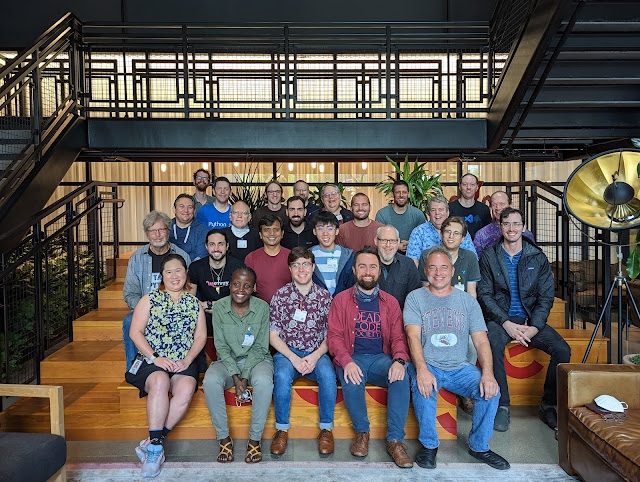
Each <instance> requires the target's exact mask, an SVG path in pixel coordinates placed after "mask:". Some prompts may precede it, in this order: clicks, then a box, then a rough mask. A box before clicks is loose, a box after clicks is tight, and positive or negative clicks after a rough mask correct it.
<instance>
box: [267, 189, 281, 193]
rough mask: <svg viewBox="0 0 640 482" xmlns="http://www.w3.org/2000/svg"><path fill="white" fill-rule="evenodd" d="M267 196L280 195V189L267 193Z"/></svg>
mask: <svg viewBox="0 0 640 482" xmlns="http://www.w3.org/2000/svg"><path fill="white" fill-rule="evenodd" d="M267 194H282V191H281V190H280V189H276V190H275V191H267Z"/></svg>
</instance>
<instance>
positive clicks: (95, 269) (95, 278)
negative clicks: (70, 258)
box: [87, 186, 100, 309]
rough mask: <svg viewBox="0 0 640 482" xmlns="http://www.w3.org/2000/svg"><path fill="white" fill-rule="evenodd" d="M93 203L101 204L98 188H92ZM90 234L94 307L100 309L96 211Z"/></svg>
mask: <svg viewBox="0 0 640 482" xmlns="http://www.w3.org/2000/svg"><path fill="white" fill-rule="evenodd" d="M92 197H93V202H94V203H98V202H99V196H98V187H97V186H93V188H92ZM87 227H88V228H89V232H90V233H91V234H92V235H93V238H92V239H93V242H92V243H91V245H92V249H93V295H94V296H93V307H94V309H96V308H98V290H100V255H99V253H100V246H99V240H98V212H97V210H94V211H92V212H91V214H90V217H89V219H88V226H87Z"/></svg>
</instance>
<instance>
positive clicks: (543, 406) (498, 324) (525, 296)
mask: <svg viewBox="0 0 640 482" xmlns="http://www.w3.org/2000/svg"><path fill="white" fill-rule="evenodd" d="M524 229H525V222H524V214H523V213H522V212H521V211H519V210H517V209H513V208H509V207H507V208H505V209H504V210H503V211H502V212H501V213H500V230H501V232H502V238H501V241H500V242H499V243H498V244H496V245H495V246H494V247H492V248H489V249H487V250H486V251H485V252H484V253H483V254H482V258H481V259H480V277H481V279H480V282H479V283H478V301H479V302H480V305H481V306H482V310H483V312H484V317H485V319H486V320H487V330H488V332H489V342H490V343H491V351H492V353H493V372H494V374H495V377H496V380H497V381H498V385H499V386H500V403H499V405H498V413H497V414H496V418H495V421H494V424H493V428H494V430H497V431H498V432H506V431H507V430H508V429H509V419H510V415H509V405H510V402H511V401H510V399H509V386H508V385H507V373H506V371H505V366H504V348H505V346H507V344H508V343H519V344H521V345H522V346H532V347H534V348H538V349H540V350H542V351H544V352H545V353H548V354H549V355H551V360H550V361H549V368H548V369H547V375H546V378H545V381H544V391H543V394H542V401H541V402H540V407H539V409H538V414H539V416H540V418H541V419H542V421H543V422H544V423H546V424H547V425H548V426H549V427H551V428H552V429H556V428H557V426H558V420H557V413H556V410H555V408H554V406H555V405H556V403H557V389H556V367H557V366H558V363H568V362H569V361H570V359H571V348H570V347H569V345H568V344H567V342H566V341H564V339H563V338H562V336H560V335H559V334H558V332H557V331H556V330H554V329H553V328H552V327H550V326H549V325H547V318H548V317H549V312H550V311H551V307H552V306H553V298H554V281H553V276H552V275H551V266H550V265H549V260H548V259H547V257H546V256H545V254H544V253H543V252H542V250H540V248H538V247H537V246H536V245H535V244H534V243H533V242H531V241H529V240H528V239H527V238H525V237H523V236H522V232H523V231H524Z"/></svg>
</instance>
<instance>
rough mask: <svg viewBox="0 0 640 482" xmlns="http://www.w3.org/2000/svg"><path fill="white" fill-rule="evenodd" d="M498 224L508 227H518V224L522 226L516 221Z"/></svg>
mask: <svg viewBox="0 0 640 482" xmlns="http://www.w3.org/2000/svg"><path fill="white" fill-rule="evenodd" d="M500 225H501V226H502V227H503V228H506V229H509V228H510V227H511V226H513V227H514V228H519V227H520V226H522V223H520V222H518V221H516V222H515V223H500Z"/></svg>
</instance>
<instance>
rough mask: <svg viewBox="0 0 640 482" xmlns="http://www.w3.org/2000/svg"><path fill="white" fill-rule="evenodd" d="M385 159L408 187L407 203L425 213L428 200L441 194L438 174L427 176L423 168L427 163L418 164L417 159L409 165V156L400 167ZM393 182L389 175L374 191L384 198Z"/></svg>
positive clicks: (389, 159) (391, 175)
mask: <svg viewBox="0 0 640 482" xmlns="http://www.w3.org/2000/svg"><path fill="white" fill-rule="evenodd" d="M386 158H387V161H389V163H390V164H391V165H392V166H393V168H394V169H395V173H397V176H398V177H399V179H401V180H403V181H405V182H406V183H407V184H408V185H409V203H410V204H411V205H413V206H415V207H417V208H418V209H420V211H422V212H423V213H426V212H427V211H428V210H429V206H428V204H429V199H431V198H432V197H433V196H436V195H438V194H442V185H441V184H440V174H437V175H435V176H433V175H431V174H428V173H427V172H428V169H425V168H424V166H425V165H426V164H427V163H426V162H421V163H419V162H418V160H417V159H416V160H415V162H413V163H411V161H409V154H407V155H406V156H405V158H404V162H403V163H402V164H401V165H399V164H398V163H397V162H395V161H394V160H393V159H391V158H390V157H389V156H386ZM394 181H396V177H395V175H393V174H389V175H388V179H387V180H386V181H383V182H381V183H379V184H378V185H377V186H376V189H377V190H378V191H379V192H381V193H383V194H384V195H385V196H386V195H388V194H389V193H391V189H392V188H393V183H394Z"/></svg>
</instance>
